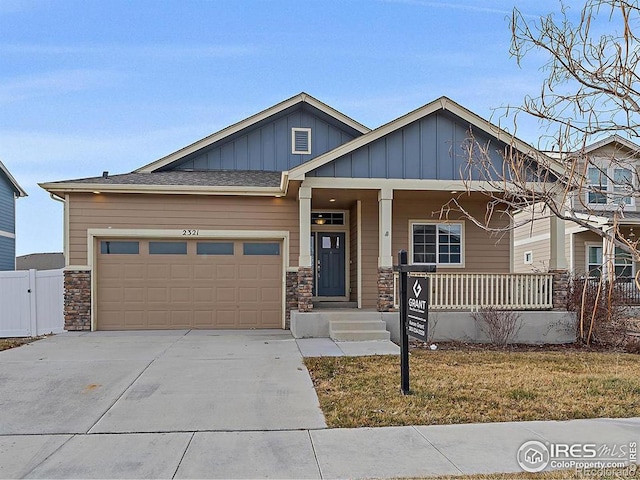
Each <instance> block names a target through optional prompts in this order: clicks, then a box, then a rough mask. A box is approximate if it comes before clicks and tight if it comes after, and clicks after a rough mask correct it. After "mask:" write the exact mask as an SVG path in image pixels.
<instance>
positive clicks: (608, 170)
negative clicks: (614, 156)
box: [585, 163, 636, 208]
mask: <svg viewBox="0 0 640 480" xmlns="http://www.w3.org/2000/svg"><path fill="white" fill-rule="evenodd" d="M590 168H595V169H599V170H600V171H601V175H602V176H603V177H604V178H603V180H604V181H606V182H607V183H606V185H603V186H602V187H601V191H600V192H591V191H590V187H591V185H592V184H591V183H589V169H590ZM618 168H620V169H626V170H629V171H631V183H632V184H633V186H634V187H636V182H635V177H634V175H633V171H634V169H633V167H632V166H630V165H610V166H608V167H605V166H604V165H598V164H597V163H594V164H593V165H589V166H588V167H587V186H588V187H589V188H587V192H586V195H585V201H586V203H587V205H589V206H590V207H595V208H598V207H600V208H606V207H607V206H611V205H618V204H619V202H616V201H614V198H616V197H617V196H618V195H619V193H618V192H616V191H615V186H616V185H615V183H614V182H613V179H614V178H615V170H616V169H618ZM590 193H596V194H597V193H602V194H603V195H604V196H605V197H606V199H607V201H606V203H592V202H590V201H589V194H590ZM628 196H629V197H631V203H625V204H624V205H625V206H626V207H635V206H636V199H635V197H634V196H633V195H631V194H630V195H628ZM621 199H622V197H621V198H620V200H621Z"/></svg>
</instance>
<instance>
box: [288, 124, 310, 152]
mask: <svg viewBox="0 0 640 480" xmlns="http://www.w3.org/2000/svg"><path fill="white" fill-rule="evenodd" d="M297 132H305V133H306V134H307V147H308V148H307V149H306V150H296V133H297ZM291 153H292V154H294V155H309V154H310V153H311V129H310V128H297V127H293V128H292V129H291Z"/></svg>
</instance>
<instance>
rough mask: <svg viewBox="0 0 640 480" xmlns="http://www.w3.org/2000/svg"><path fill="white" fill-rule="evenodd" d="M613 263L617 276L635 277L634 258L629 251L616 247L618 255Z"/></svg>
mask: <svg viewBox="0 0 640 480" xmlns="http://www.w3.org/2000/svg"><path fill="white" fill-rule="evenodd" d="M613 263H614V268H615V271H616V278H633V259H632V257H631V254H630V253H629V252H625V251H624V250H622V249H621V248H619V247H616V256H615V258H614V261H613Z"/></svg>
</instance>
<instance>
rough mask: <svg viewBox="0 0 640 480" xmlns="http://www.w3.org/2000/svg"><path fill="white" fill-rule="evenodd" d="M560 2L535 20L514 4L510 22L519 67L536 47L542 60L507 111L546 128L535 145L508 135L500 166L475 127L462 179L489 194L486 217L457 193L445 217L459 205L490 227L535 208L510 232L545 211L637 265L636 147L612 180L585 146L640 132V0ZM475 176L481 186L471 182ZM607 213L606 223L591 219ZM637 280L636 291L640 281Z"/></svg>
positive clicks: (615, 161)
mask: <svg viewBox="0 0 640 480" xmlns="http://www.w3.org/2000/svg"><path fill="white" fill-rule="evenodd" d="M559 6H560V10H559V12H558V13H556V14H549V15H546V16H543V17H540V18H538V19H537V20H534V21H531V20H528V18H527V17H526V16H525V15H523V14H522V13H521V11H520V10H518V9H517V8H516V9H514V10H513V14H512V17H511V22H510V27H511V35H512V41H511V48H510V53H511V54H512V56H513V57H514V58H515V60H516V61H517V63H518V64H521V63H522V62H524V61H525V58H526V57H527V56H533V55H530V54H531V53H533V52H535V53H536V55H540V54H542V55H543V56H546V61H545V62H544V63H543V65H542V66H541V68H542V70H543V71H544V72H545V79H544V81H543V82H542V85H541V90H540V92H539V93H538V95H531V96H527V97H526V98H525V99H524V101H523V103H522V105H520V106H516V107H513V106H510V107H507V108H506V109H505V115H504V117H505V118H511V119H513V122H514V125H516V126H517V123H518V121H517V119H518V117H519V116H521V115H531V116H533V117H535V118H537V119H538V120H539V121H540V123H541V126H542V127H543V128H542V131H543V135H542V136H541V138H540V142H539V145H538V146H537V147H538V148H537V149H536V150H532V151H529V152H527V151H523V149H522V148H521V145H519V144H517V141H516V140H515V139H514V140H510V141H509V140H507V142H506V145H503V147H501V149H500V152H499V154H500V155H501V157H502V159H503V162H501V164H497V163H496V162H495V161H494V157H495V155H494V154H495V149H496V145H495V144H490V143H486V144H483V143H481V142H479V141H477V140H476V138H475V137H474V134H473V132H472V131H470V132H469V137H468V139H467V142H466V143H465V145H464V149H465V156H466V158H467V164H466V165H465V167H464V168H463V171H461V175H462V177H463V179H465V180H468V184H469V188H468V190H472V189H473V190H476V191H477V190H478V189H480V190H481V191H482V192H483V193H484V194H485V195H487V196H489V197H490V201H489V203H488V208H487V212H486V215H485V217H484V218H477V217H474V216H473V215H471V214H470V213H469V212H468V211H467V210H466V209H465V208H464V202H463V201H460V197H457V198H453V199H452V200H451V201H450V202H449V203H448V204H447V205H445V206H444V207H443V209H442V211H441V214H442V215H448V214H449V212H450V211H452V210H455V211H460V212H462V213H463V214H464V215H466V216H467V217H468V218H470V219H471V220H472V221H474V222H475V223H476V224H478V225H480V226H482V227H483V228H485V229H487V230H491V227H490V223H491V222H490V220H491V218H492V217H493V216H495V215H497V214H499V215H510V216H512V215H513V212H516V211H519V212H523V211H524V212H530V213H531V215H529V216H526V217H523V216H522V215H520V216H519V217H518V222H516V223H513V222H512V224H511V226H510V228H514V227H517V226H520V225H522V224H523V223H527V222H532V221H533V220H534V219H536V218H540V214H541V212H542V214H544V215H555V216H557V217H559V218H561V219H564V220H569V221H571V222H574V223H576V224H578V225H580V226H582V227H584V228H585V229H587V230H590V231H592V232H594V233H596V234H597V235H599V236H601V237H603V238H606V239H607V240H609V241H610V242H611V243H612V244H614V245H615V246H617V247H620V248H622V249H623V250H625V251H627V252H629V253H630V254H631V256H632V258H633V260H634V261H637V262H640V252H639V251H638V240H640V239H634V238H628V237H625V236H624V235H623V234H622V232H621V229H620V225H621V223H624V218H625V207H627V205H628V201H627V200H626V199H627V198H629V197H635V198H640V188H639V185H640V173H639V169H638V166H637V164H636V163H635V162H634V160H635V159H634V156H635V157H636V158H640V152H638V151H634V152H631V155H630V154H629V153H628V152H627V150H624V151H623V150H620V151H619V152H614V153H612V154H611V155H610V158H608V161H609V164H610V165H620V166H621V167H624V168H625V169H626V170H621V169H619V170H620V171H623V172H629V173H628V174H623V175H619V176H618V177H617V178H613V176H614V175H613V174H612V171H613V170H612V169H611V168H605V167H603V163H602V158H600V159H599V160H598V161H594V158H593V157H592V155H591V154H590V151H589V149H588V146H589V145H591V144H593V143H594V142H597V141H599V140H601V139H603V138H604V137H607V136H610V135H613V134H615V135H618V136H620V137H621V138H623V139H625V138H626V139H631V140H637V139H638V138H639V137H640V77H639V76H638V67H639V64H640V38H639V37H638V34H637V32H636V29H637V28H640V7H639V6H638V3H637V1H625V0H588V1H587V2H586V3H585V4H584V5H583V7H582V8H581V9H580V10H579V11H575V10H573V9H571V8H570V7H569V6H567V5H566V4H564V3H562V2H560V3H559ZM536 58H538V57H537V56H536ZM504 138H507V137H504ZM472 179H475V180H478V179H479V180H482V182H479V183H474V184H473V187H472V182H471V180H472ZM479 184H480V185H481V186H480V187H478V185H479ZM613 184H615V185H616V187H615V188H613V189H612V188H611V185H613ZM466 193H468V192H465V194H466ZM594 199H595V200H598V202H599V203H606V206H603V207H601V208H594V206H593V203H592V202H590V201H589V200H594ZM600 200H602V201H601V202H600ZM627 210H628V207H627ZM604 213H606V215H607V216H608V228H602V225H601V224H598V221H597V220H594V219H596V218H597V217H601V216H602V215H603V214H604ZM639 273H640V272H639ZM636 283H637V284H638V287H639V288H640V283H639V282H638V278H636Z"/></svg>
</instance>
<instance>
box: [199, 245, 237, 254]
mask: <svg viewBox="0 0 640 480" xmlns="http://www.w3.org/2000/svg"><path fill="white" fill-rule="evenodd" d="M196 254H197V255H233V242H198V245H197V247H196Z"/></svg>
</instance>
